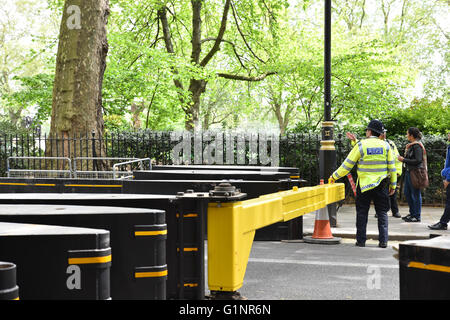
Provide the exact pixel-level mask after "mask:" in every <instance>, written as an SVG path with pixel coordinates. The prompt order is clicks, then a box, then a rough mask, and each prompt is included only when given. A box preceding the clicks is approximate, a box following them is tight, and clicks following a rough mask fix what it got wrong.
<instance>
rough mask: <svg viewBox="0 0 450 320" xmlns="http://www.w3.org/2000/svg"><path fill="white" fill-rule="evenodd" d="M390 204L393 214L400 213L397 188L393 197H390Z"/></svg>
mask: <svg viewBox="0 0 450 320" xmlns="http://www.w3.org/2000/svg"><path fill="white" fill-rule="evenodd" d="M389 203H390V205H391V211H392V214H396V213H398V203H397V188H396V189H395V192H394V194H393V195H392V196H389Z"/></svg>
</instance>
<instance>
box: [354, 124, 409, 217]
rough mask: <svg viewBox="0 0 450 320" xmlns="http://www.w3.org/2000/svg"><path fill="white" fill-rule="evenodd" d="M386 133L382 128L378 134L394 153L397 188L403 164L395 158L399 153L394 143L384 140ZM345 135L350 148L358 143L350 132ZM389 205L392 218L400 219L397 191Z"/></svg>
mask: <svg viewBox="0 0 450 320" xmlns="http://www.w3.org/2000/svg"><path fill="white" fill-rule="evenodd" d="M386 132H387V130H386V128H384V130H383V134H380V139H381V140H385V141H387V143H389V145H390V146H391V148H392V151H393V152H394V158H395V170H396V174H397V186H398V181H399V180H400V176H401V175H402V171H403V168H402V165H403V163H402V162H401V161H399V160H398V159H397V157H398V156H399V154H400V153H399V152H398V149H397V146H396V145H395V143H394V141H392V140H389V139H387V138H386ZM346 135H347V138H349V139H350V141H351V144H352V147H354V146H355V144H357V143H358V139H357V138H356V136H355V135H354V134H353V133H351V132H347V133H346ZM389 204H390V207H391V212H392V216H393V217H395V218H401V217H402V216H401V215H400V213H399V210H398V203H397V189H395V192H394V194H393V195H390V196H389ZM375 218H378V216H377V214H375Z"/></svg>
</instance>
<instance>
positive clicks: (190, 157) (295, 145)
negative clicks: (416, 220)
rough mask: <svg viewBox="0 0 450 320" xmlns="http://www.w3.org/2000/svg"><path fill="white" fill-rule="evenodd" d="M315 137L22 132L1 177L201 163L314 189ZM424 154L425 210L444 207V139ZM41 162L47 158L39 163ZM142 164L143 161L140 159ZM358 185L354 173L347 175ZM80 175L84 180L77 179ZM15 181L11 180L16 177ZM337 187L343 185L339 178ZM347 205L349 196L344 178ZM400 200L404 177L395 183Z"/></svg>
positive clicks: (4, 151) (400, 140)
mask: <svg viewBox="0 0 450 320" xmlns="http://www.w3.org/2000/svg"><path fill="white" fill-rule="evenodd" d="M334 139H335V147H336V153H337V154H336V158H337V165H338V166H339V165H340V164H341V163H342V161H343V160H344V159H345V157H346V156H347V154H348V153H349V152H350V149H351V145H350V143H349V141H348V139H347V138H346V136H345V134H342V133H335V137H334ZM320 140H321V135H320V134H313V133H309V134H305V133H288V134H285V135H278V134H267V133H248V132H233V131H230V132H222V131H204V132H196V133H190V132H186V131H182V132H175V131H148V130H143V131H132V132H128V131H127V132H115V133H107V134H104V135H103V136H101V137H99V136H96V135H95V134H94V133H84V134H79V135H77V136H73V137H67V136H64V137H63V136H57V135H46V134H44V135H41V134H37V133H35V132H33V131H30V132H29V133H28V134H9V135H8V134H3V135H1V134H0V176H2V177H6V176H11V173H17V172H20V173H21V174H22V175H25V176H28V177H29V176H30V175H31V174H32V175H33V177H36V178H37V177H39V178H42V177H53V178H54V177H57V178H66V177H68V176H70V177H72V178H73V176H71V174H72V172H73V169H74V167H75V168H76V170H75V172H77V173H78V177H80V178H81V177H83V178H95V177H97V178H108V177H109V176H108V175H106V173H111V172H113V168H115V166H117V165H118V164H122V163H126V164H127V166H128V169H129V170H130V169H131V170H133V169H135V168H139V169H146V170H148V169H151V165H152V164H153V165H155V164H156V165H169V164H186V165H188V164H207V165H214V164H217V165H255V166H280V167H296V168H298V169H299V172H300V177H301V179H303V180H306V185H311V186H313V185H317V184H319V179H320V178H319V149H320ZM392 140H393V141H394V142H395V144H396V145H397V147H398V149H399V151H400V153H401V154H402V153H403V150H404V148H405V146H406V143H407V141H406V139H405V138H404V137H397V138H395V137H393V138H392ZM423 143H424V145H425V148H426V150H427V155H428V171H429V180H430V186H429V187H428V188H427V189H426V190H424V192H423V203H424V204H426V205H443V204H444V202H445V192H444V190H443V187H442V179H441V176H440V172H441V170H442V167H443V164H444V161H445V156H446V154H445V152H446V140H445V138H444V137H437V136H428V137H425V138H424V139H423ZM44 159H45V160H44ZM142 159H146V160H149V161H145V162H144V161H142ZM351 173H352V175H353V178H354V180H355V181H356V179H357V176H356V169H353V170H352V172H351ZM82 174H84V175H82ZM16 177H17V175H16ZM340 182H341V181H340ZM342 182H344V183H345V184H346V190H347V201H349V202H351V201H352V200H353V199H354V197H353V194H352V192H351V188H350V185H349V183H348V181H347V179H343V181H342ZM399 185H400V199H401V201H404V197H403V195H402V186H403V179H400V183H399Z"/></svg>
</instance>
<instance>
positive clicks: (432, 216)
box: [303, 204, 450, 241]
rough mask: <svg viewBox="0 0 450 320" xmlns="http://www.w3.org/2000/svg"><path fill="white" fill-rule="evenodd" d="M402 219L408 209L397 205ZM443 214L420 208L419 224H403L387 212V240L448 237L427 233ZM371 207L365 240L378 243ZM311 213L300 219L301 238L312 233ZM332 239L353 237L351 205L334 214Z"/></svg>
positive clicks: (442, 232)
mask: <svg viewBox="0 0 450 320" xmlns="http://www.w3.org/2000/svg"><path fill="white" fill-rule="evenodd" d="M399 213H400V215H401V216H402V217H404V216H406V215H408V214H409V208H408V206H399ZM443 213H444V207H428V206H424V207H422V219H421V221H420V222H405V221H403V219H401V218H395V217H393V216H392V213H391V212H390V211H389V212H388V217H389V218H388V228H389V240H392V241H407V240H417V239H429V238H430V234H433V235H450V229H449V230H430V229H429V228H428V226H429V225H431V224H435V223H436V222H438V221H439V219H440V218H441V216H442V214H443ZM374 216H375V209H374V207H373V204H372V206H371V208H370V210H369V219H368V222H367V239H368V240H370V239H371V240H378V226H377V219H376V218H375V217H374ZM314 222H315V214H314V213H309V214H306V215H304V216H303V235H304V236H308V235H312V234H313V232H314ZM331 233H332V234H333V236H334V237H339V238H343V239H355V238H356V209H355V205H343V206H342V207H341V208H339V209H338V211H337V214H336V227H331Z"/></svg>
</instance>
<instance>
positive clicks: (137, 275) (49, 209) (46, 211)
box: [0, 200, 167, 300]
mask: <svg viewBox="0 0 450 320" xmlns="http://www.w3.org/2000/svg"><path fill="white" fill-rule="evenodd" d="M43 202H46V201H45V200H44V201H43ZM48 202H51V201H48ZM0 221H4V222H16V223H18V222H20V223H39V224H46V225H60V226H70V227H84V228H95V229H105V230H108V231H109V232H110V235H111V236H110V238H111V248H112V256H113V259H112V267H111V298H112V299H120V300H124V299H134V300H139V299H148V300H164V299H166V279H167V263H166V237H167V225H166V221H165V212H164V211H162V210H150V209H139V208H123V207H111V206H110V207H103V206H70V205H66V204H64V205H62V204H54V205H48V204H46V205H31V204H23V205H0ZM42 248H45V247H42ZM75 248H76V246H75Z"/></svg>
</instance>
